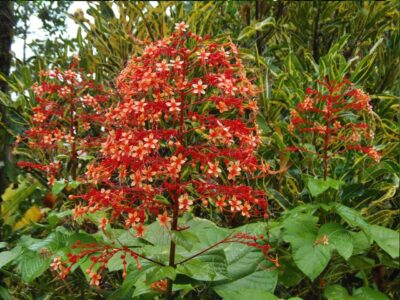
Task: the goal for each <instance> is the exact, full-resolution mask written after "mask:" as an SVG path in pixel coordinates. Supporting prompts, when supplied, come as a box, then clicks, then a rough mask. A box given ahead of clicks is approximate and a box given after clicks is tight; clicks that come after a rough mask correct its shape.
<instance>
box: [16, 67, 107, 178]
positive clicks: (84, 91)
mask: <svg viewBox="0 0 400 300" xmlns="http://www.w3.org/2000/svg"><path fill="white" fill-rule="evenodd" d="M40 75H41V83H40V84H38V83H36V84H35V85H34V86H33V92H34V93H35V96H36V101H37V105H36V106H35V107H33V108H32V111H33V113H34V114H33V117H32V126H31V128H30V129H29V130H27V131H25V136H24V137H20V136H19V137H18V139H17V142H18V143H20V142H22V141H23V142H26V144H27V146H28V147H29V148H30V149H35V151H39V152H40V155H36V157H37V158H39V157H41V158H42V159H40V161H36V162H25V161H21V162H19V163H18V165H19V166H20V167H27V168H30V169H36V170H39V171H41V172H44V173H45V174H46V176H47V178H48V182H49V185H52V184H53V183H54V180H55V179H59V178H68V176H69V175H70V176H71V177H72V178H73V179H75V178H76V172H77V167H78V165H77V159H78V158H77V157H78V155H85V154H87V152H88V151H90V149H91V148H92V147H94V146H96V145H97V144H98V142H97V141H96V139H95V137H96V136H98V135H99V132H100V124H101V122H102V119H104V113H103V110H104V107H105V105H106V104H107V103H108V102H109V96H110V95H109V92H107V91H105V90H104V89H103V87H102V86H101V85H98V84H95V83H94V81H93V80H92V79H90V78H86V77H85V76H84V75H83V74H82V73H80V72H75V71H73V70H72V69H69V70H66V71H61V70H59V69H55V70H54V71H47V72H42V73H41V74H40ZM68 165H69V167H68Z"/></svg>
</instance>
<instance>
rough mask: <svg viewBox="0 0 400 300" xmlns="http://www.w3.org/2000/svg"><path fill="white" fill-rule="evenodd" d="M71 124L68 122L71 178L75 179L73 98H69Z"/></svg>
mask: <svg viewBox="0 0 400 300" xmlns="http://www.w3.org/2000/svg"><path fill="white" fill-rule="evenodd" d="M70 101H71V109H70V113H71V120H70V122H71V124H70V135H71V137H72V139H73V141H72V145H71V147H72V149H71V177H72V180H76V156H77V155H76V142H75V119H74V113H75V106H74V100H73V99H72V98H71V99H70Z"/></svg>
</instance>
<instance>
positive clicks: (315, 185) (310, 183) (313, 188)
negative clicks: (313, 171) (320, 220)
mask: <svg viewBox="0 0 400 300" xmlns="http://www.w3.org/2000/svg"><path fill="white" fill-rule="evenodd" d="M342 184H343V182H342V181H340V180H335V179H332V178H329V177H328V178H327V179H326V180H323V179H319V178H307V187H308V190H309V191H310V193H311V195H312V196H314V197H316V196H318V195H320V194H322V193H323V192H325V191H326V190H328V189H329V188H333V189H335V190H339V187H340V186H341V185H342Z"/></svg>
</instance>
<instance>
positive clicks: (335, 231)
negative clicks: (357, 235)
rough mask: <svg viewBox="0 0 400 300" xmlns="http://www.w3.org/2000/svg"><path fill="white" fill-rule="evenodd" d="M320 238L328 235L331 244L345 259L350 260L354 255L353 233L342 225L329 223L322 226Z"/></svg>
mask: <svg viewBox="0 0 400 300" xmlns="http://www.w3.org/2000/svg"><path fill="white" fill-rule="evenodd" d="M318 235H319V236H320V237H322V236H324V235H326V236H327V237H328V239H329V244H331V245H332V246H334V247H335V249H336V250H337V251H338V252H339V254H340V255H341V256H342V257H343V258H344V259H346V260H347V259H349V258H350V256H351V255H352V253H353V238H352V236H351V233H350V232H349V231H347V230H346V229H344V228H343V226H341V225H340V224H336V223H327V224H324V225H322V226H321V228H320V230H319V234H318Z"/></svg>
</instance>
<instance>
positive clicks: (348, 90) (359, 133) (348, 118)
mask: <svg viewBox="0 0 400 300" xmlns="http://www.w3.org/2000/svg"><path fill="white" fill-rule="evenodd" d="M317 84H318V88H317V89H312V88H308V89H307V90H306V97H305V99H304V100H303V101H301V102H299V103H298V104H297V107H296V109H295V110H293V111H292V112H291V120H290V124H289V130H290V131H292V132H294V133H297V134H300V135H301V136H302V137H306V136H309V137H310V140H312V141H313V145H314V146H315V149H316V152H312V151H311V150H310V149H305V148H304V147H300V146H295V147H290V148H288V150H291V151H306V152H311V153H313V154H316V155H319V156H320V157H322V158H323V159H324V160H327V159H329V158H331V157H333V156H336V155H338V154H341V153H343V152H346V151H351V150H356V151H360V152H363V153H366V154H367V155H369V156H370V157H371V158H372V159H374V160H375V161H379V160H380V154H379V153H378V152H377V151H376V150H375V149H374V148H373V147H372V146H370V142H371V140H372V139H373V137H374V132H373V130H372V129H371V128H370V126H368V124H367V123H365V122H363V121H360V115H361V113H370V112H371V110H372V107H371V104H370V97H369V95H368V94H366V93H365V92H363V91H362V90H360V89H357V88H355V87H354V85H353V84H352V83H351V82H350V81H349V80H347V79H345V80H343V81H341V82H336V81H327V80H324V81H317ZM303 141H304V140H303Z"/></svg>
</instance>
